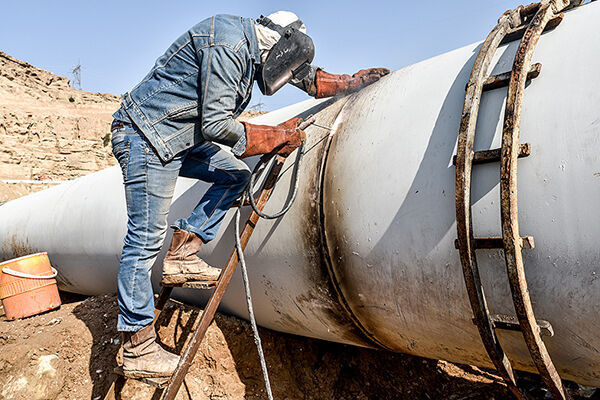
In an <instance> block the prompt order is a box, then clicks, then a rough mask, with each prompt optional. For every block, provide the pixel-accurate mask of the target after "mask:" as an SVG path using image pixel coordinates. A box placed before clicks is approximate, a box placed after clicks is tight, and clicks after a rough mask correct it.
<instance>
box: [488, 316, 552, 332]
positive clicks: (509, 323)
mask: <svg viewBox="0 0 600 400" xmlns="http://www.w3.org/2000/svg"><path fill="white" fill-rule="evenodd" d="M490 319H491V320H492V323H493V324H494V327H495V328H496V329H503V330H506V331H518V332H520V331H521V325H519V320H518V319H517V317H514V316H512V315H504V314H496V315H492V316H491V318H490ZM535 322H536V323H537V325H538V327H539V328H540V334H541V335H542V336H548V337H552V336H554V329H552V325H550V322H548V321H545V320H542V319H538V320H536V321H535Z"/></svg>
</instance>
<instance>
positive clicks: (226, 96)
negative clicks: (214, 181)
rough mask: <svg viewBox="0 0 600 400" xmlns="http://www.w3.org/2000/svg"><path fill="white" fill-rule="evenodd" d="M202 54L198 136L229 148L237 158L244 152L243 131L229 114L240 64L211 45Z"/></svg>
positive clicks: (231, 54)
mask: <svg viewBox="0 0 600 400" xmlns="http://www.w3.org/2000/svg"><path fill="white" fill-rule="evenodd" d="M205 51H206V53H205V55H204V56H203V58H202V64H201V68H202V71H201V77H202V78H203V85H202V86H201V93H200V100H201V104H202V116H201V118H202V123H201V125H202V136H204V139H206V140H209V141H212V142H217V143H221V144H224V145H227V146H230V147H232V149H233V153H234V154H235V155H240V154H242V153H243V152H244V151H245V150H246V131H245V129H244V125H242V123H240V122H238V121H236V120H235V118H234V114H233V113H234V111H235V104H236V98H237V91H238V87H239V86H240V84H241V82H242V77H243V73H244V67H243V65H244V64H243V63H242V60H241V59H240V57H239V56H238V54H237V53H236V52H235V51H233V50H231V49H230V48H228V47H225V46H212V47H208V48H206V49H205Z"/></svg>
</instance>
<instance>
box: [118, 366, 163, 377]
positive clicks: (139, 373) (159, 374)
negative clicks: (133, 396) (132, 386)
mask: <svg viewBox="0 0 600 400" xmlns="http://www.w3.org/2000/svg"><path fill="white" fill-rule="evenodd" d="M121 372H122V373H123V376H124V377H125V378H130V379H140V378H170V377H171V375H173V373H172V372H171V373H168V372H148V371H135V370H133V371H129V370H125V369H122V368H121Z"/></svg>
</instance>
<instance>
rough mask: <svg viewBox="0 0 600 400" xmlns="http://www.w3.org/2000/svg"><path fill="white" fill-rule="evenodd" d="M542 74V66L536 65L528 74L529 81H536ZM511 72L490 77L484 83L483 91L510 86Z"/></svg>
mask: <svg viewBox="0 0 600 400" xmlns="http://www.w3.org/2000/svg"><path fill="white" fill-rule="evenodd" d="M540 72H542V64H540V63H536V64H533V65H532V66H531V68H529V72H528V73H527V80H531V79H535V78H537V77H538V76H540ZM510 76H511V72H504V73H502V74H498V75H492V76H490V77H488V78H487V79H486V80H485V81H484V82H483V91H484V92H485V91H486V90H494V89H498V88H501V87H505V86H508V84H509V83H510Z"/></svg>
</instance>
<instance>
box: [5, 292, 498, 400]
mask: <svg viewBox="0 0 600 400" xmlns="http://www.w3.org/2000/svg"><path fill="white" fill-rule="evenodd" d="M62 296H63V299H64V303H65V304H63V306H62V307H61V308H60V309H58V310H56V311H51V312H47V313H45V314H43V315H39V316H35V317H31V318H26V319H23V320H17V321H6V318H5V317H4V316H2V317H0V349H1V350H0V399H6V400H8V399H15V400H25V399H27V400H34V399H65V400H67V399H68V400H75V399H78V400H79V399H90V400H95V399H101V398H103V396H104V394H105V392H106V390H107V389H108V385H109V383H110V380H111V379H112V377H111V371H112V370H113V368H114V367H115V365H116V361H115V354H116V352H117V349H118V347H119V345H120V335H119V334H118V332H117V331H116V329H115V325H116V323H115V321H116V315H117V307H116V297H115V296H112V295H107V296H99V297H89V298H82V297H80V296H75V295H71V294H65V293H63V294H62ZM167 310H168V312H167V313H166V315H167V317H166V318H162V319H161V320H159V321H158V324H157V325H158V332H159V336H160V337H161V340H162V343H163V345H164V346H165V347H166V348H167V349H170V350H174V351H176V352H179V351H180V350H181V347H182V341H183V340H185V339H186V337H185V336H184V337H182V334H185V333H186V332H189V329H186V328H187V327H189V326H190V325H192V324H193V322H194V321H197V318H198V317H199V315H200V313H201V310H199V309H195V308H192V307H188V306H183V305H180V304H176V303H168V305H167ZM261 337H262V340H263V346H264V349H265V354H266V359H267V363H268V368H269V372H270V374H271V382H272V387H273V390H274V396H275V398H277V399H289V400H292V399H306V400H309V399H310V400H312V399H314V400H317V399H319V400H321V399H322V400H334V399H335V400H351V399H352V400H354V399H357V400H358V399H360V400H362V399H364V400H366V399H374V400H375V399H456V400H458V399H504V398H508V396H509V394H508V392H507V390H506V389H505V388H504V385H503V384H502V383H500V382H499V378H498V377H497V376H495V375H493V374H491V373H487V372H484V371H481V370H479V369H477V368H475V367H468V366H457V365H453V364H450V363H446V362H443V361H434V360H426V359H420V358H417V357H410V356H405V355H398V354H392V353H387V352H379V351H374V350H368V349H361V348H356V347H351V346H345V345H340V344H335V343H329V342H324V341H318V340H313V339H306V338H301V337H297V336H292V335H286V334H280V333H275V332H272V331H269V330H265V329H261ZM153 392H154V390H153V389H152V388H149V387H147V386H146V385H144V384H141V383H139V382H133V381H130V382H128V383H127V384H126V385H125V386H124V387H122V388H121V391H120V395H121V398H122V399H131V400H138V399H139V400H142V399H144V400H146V399H150V398H151V397H152V395H153ZM178 399H198V400H203V399H211V400H214V399H266V394H265V392H264V384H263V381H262V374H261V371H260V365H259V361H258V353H257V352H256V349H255V347H254V342H253V339H252V331H251V329H250V326H249V324H248V323H246V322H245V321H242V320H239V319H237V318H235V317H231V316H225V315H217V317H216V319H215V321H214V322H213V324H212V325H211V327H210V328H209V330H208V333H207V337H206V339H205V340H204V341H203V343H202V345H201V347H200V351H199V353H198V355H197V357H196V360H195V362H194V364H193V366H192V368H191V371H190V373H189V375H188V377H187V379H186V382H185V386H184V387H182V389H181V391H180V394H179V397H178Z"/></svg>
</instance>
